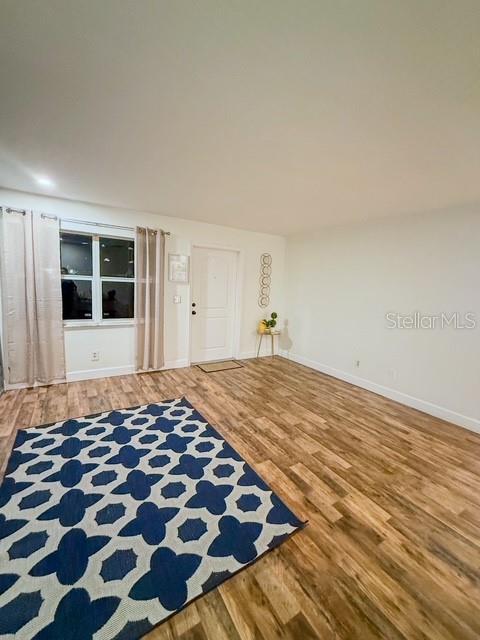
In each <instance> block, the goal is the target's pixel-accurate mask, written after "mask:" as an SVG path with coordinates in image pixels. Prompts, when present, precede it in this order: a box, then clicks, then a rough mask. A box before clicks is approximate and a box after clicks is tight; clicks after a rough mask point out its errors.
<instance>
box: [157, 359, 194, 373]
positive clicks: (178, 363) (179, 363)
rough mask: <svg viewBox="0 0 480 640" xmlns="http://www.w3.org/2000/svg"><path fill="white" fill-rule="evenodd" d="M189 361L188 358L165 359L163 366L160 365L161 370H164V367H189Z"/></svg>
mask: <svg viewBox="0 0 480 640" xmlns="http://www.w3.org/2000/svg"><path fill="white" fill-rule="evenodd" d="M189 366H190V361H189V359H188V358H181V359H179V360H167V362H165V366H164V367H162V369H161V371H165V370H166V369H183V368H184V367H189Z"/></svg>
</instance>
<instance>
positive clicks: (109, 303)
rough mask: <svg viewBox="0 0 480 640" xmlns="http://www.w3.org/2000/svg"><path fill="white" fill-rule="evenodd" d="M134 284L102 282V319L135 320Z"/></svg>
mask: <svg viewBox="0 0 480 640" xmlns="http://www.w3.org/2000/svg"><path fill="white" fill-rule="evenodd" d="M133 288H134V284H133V282H102V318H103V319H104V320H105V319H107V318H133V295H134V294H133Z"/></svg>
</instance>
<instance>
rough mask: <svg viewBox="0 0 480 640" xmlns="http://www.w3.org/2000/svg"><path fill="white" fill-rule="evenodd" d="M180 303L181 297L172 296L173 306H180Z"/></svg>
mask: <svg viewBox="0 0 480 640" xmlns="http://www.w3.org/2000/svg"><path fill="white" fill-rule="evenodd" d="M181 301H182V296H173V304H180V303H181Z"/></svg>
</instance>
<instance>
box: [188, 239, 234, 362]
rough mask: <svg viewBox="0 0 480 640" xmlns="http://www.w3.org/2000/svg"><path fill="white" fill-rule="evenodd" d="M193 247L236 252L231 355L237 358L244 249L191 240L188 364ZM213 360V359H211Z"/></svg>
mask: <svg viewBox="0 0 480 640" xmlns="http://www.w3.org/2000/svg"><path fill="white" fill-rule="evenodd" d="M195 249H213V250H215V249H216V250H218V251H231V252H232V253H234V254H236V267H237V270H236V276H235V300H234V305H235V316H234V321H233V355H232V358H234V359H238V358H239V357H240V335H241V327H242V291H243V278H244V269H243V264H244V255H243V254H244V251H243V249H239V248H238V247H232V246H229V245H222V244H214V243H211V242H206V243H203V242H192V243H191V244H190V287H189V289H190V291H189V296H188V317H189V322H188V365H189V366H191V364H192V298H193V277H194V275H193V269H194V260H193V252H194V250H195ZM212 362H213V361H212Z"/></svg>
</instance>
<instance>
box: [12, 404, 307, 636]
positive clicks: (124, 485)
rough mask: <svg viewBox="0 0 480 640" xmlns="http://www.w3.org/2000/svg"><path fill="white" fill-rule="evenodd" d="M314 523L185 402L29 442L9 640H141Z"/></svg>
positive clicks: (26, 434) (60, 428)
mask: <svg viewBox="0 0 480 640" xmlns="http://www.w3.org/2000/svg"><path fill="white" fill-rule="evenodd" d="M303 524H304V523H302V522H301V521H300V520H299V519H298V518H297V517H296V516H295V515H294V513H292V511H290V509H289V508H288V507H287V506H286V505H285V504H284V503H283V502H282V501H281V500H280V499H279V498H278V496H276V495H275V493H273V492H272V491H271V489H270V488H269V487H268V486H267V485H266V484H265V482H264V481H263V480H262V479H261V478H260V477H259V476H258V475H257V474H256V473H255V471H254V470H253V469H252V468H251V467H250V466H249V465H248V464H247V463H246V462H245V461H244V460H243V459H242V458H241V456H240V455H239V454H238V453H237V452H236V451H235V450H234V449H233V448H232V447H231V446H230V445H229V444H228V442H226V441H225V439H224V438H223V437H222V436H221V435H220V434H219V433H218V432H217V431H216V430H215V429H214V428H213V427H212V426H211V425H209V424H208V423H207V422H206V421H205V419H204V418H203V417H202V416H201V415H200V414H199V413H198V411H196V409H195V408H194V407H193V406H192V405H191V404H190V403H189V402H188V400H186V399H185V398H181V399H176V400H169V401H165V402H162V403H159V404H149V405H146V406H141V407H132V408H129V409H122V410H117V411H107V412H105V413H100V414H95V415H90V416H85V417H83V418H76V419H70V420H66V421H63V422H58V423H56V424H51V425H43V426H41V427H34V428H31V429H24V430H19V431H18V433H17V436H16V439H15V443H14V447H13V451H12V454H11V457H10V459H9V462H8V467H7V471H6V475H5V478H4V480H3V483H2V485H1V486H0V638H15V639H19V640H29V639H33V638H34V639H35V640H91V639H93V640H136V639H137V638H140V637H142V636H143V635H144V634H146V633H147V632H148V631H149V630H150V629H152V628H153V627H154V626H155V625H158V624H159V623H160V622H162V621H163V620H165V619H166V618H168V617H170V616H171V615H172V614H174V613H175V612H177V611H179V610H180V609H182V608H183V607H184V606H186V605H187V604H188V603H189V602H191V601H192V600H194V599H195V598H197V597H199V596H201V595H202V594H204V593H206V592H207V591H210V590H211V589H213V588H214V587H216V586H217V585H219V584H220V583H222V582H223V581H224V580H226V579H228V578H229V577H230V576H232V575H234V574H235V573H236V572H237V571H239V570H241V569H242V568H244V567H246V566H247V565H249V564H251V563H252V562H254V561H255V560H257V559H258V558H259V557H260V556H261V555H263V554H264V553H266V552H267V551H268V550H270V549H273V548H275V547H276V546H278V545H279V544H280V543H281V542H282V541H284V540H285V539H286V538H287V537H288V536H289V535H290V534H292V533H293V532H295V531H296V530H298V529H299V528H301V527H302V526H303Z"/></svg>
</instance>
